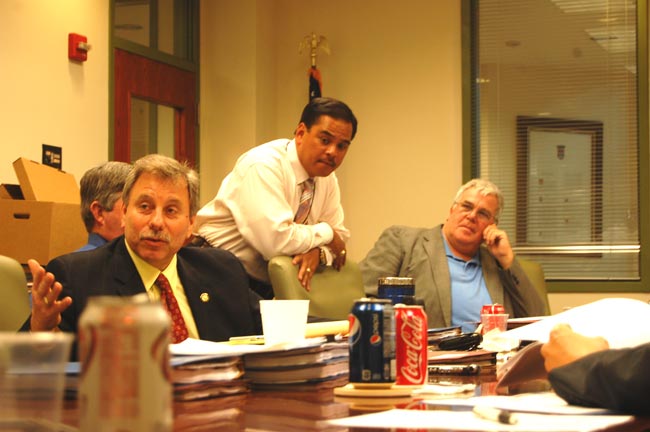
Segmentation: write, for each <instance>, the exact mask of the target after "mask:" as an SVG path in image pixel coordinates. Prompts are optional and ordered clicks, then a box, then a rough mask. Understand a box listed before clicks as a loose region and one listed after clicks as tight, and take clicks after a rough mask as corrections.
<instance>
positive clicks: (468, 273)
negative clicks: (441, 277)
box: [443, 236, 492, 332]
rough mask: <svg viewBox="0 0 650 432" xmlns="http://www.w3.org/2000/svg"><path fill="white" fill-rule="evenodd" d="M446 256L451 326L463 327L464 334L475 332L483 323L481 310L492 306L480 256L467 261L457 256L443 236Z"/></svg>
mask: <svg viewBox="0 0 650 432" xmlns="http://www.w3.org/2000/svg"><path fill="white" fill-rule="evenodd" d="M443 241H444V244H445V254H446V255H447V264H448V265H449V275H450V276H451V325H453V326H457V325H459V326H461V327H462V331H463V332H473V331H474V330H475V329H476V326H477V325H478V323H480V322H481V308H482V307H483V305H486V304H492V299H491V298H490V293H489V292H488V290H487V286H486V285H485V279H484V278H483V268H482V267H481V259H480V254H479V253H478V252H477V253H476V255H474V256H473V257H472V259H471V260H469V261H465V260H464V259H462V258H459V257H457V256H455V255H454V254H453V253H452V252H451V249H450V248H449V245H448V244H447V239H446V238H445V237H444V236H443Z"/></svg>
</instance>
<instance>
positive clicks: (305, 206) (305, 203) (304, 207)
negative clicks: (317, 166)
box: [293, 178, 315, 224]
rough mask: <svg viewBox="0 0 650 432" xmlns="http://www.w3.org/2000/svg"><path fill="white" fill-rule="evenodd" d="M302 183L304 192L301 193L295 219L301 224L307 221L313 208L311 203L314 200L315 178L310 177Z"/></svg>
mask: <svg viewBox="0 0 650 432" xmlns="http://www.w3.org/2000/svg"><path fill="white" fill-rule="evenodd" d="M300 184H301V185H302V194H301V195H300V205H299V206H298V211H297V212H296V216H295V217H294V218H293V221H294V222H296V223H299V224H304V223H307V216H309V210H311V203H312V202H313V201H314V186H315V185H314V179H313V178H308V179H307V180H305V181H304V182H302V183H300Z"/></svg>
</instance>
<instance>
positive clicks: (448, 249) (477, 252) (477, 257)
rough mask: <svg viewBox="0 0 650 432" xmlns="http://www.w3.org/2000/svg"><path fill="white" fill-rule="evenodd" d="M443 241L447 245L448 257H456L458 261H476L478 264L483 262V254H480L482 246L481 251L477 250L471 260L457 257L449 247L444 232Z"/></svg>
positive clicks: (446, 253) (446, 252)
mask: <svg viewBox="0 0 650 432" xmlns="http://www.w3.org/2000/svg"><path fill="white" fill-rule="evenodd" d="M442 243H443V244H444V245H445V255H447V258H452V259H455V260H456V261H462V262H464V263H471V262H474V263H476V264H479V265H480V264H481V254H480V248H479V251H476V254H474V256H473V257H472V259H470V260H469V261H465V260H464V259H462V258H460V257H457V256H456V255H454V253H453V252H452V251H451V248H450V247H449V243H447V238H446V237H445V235H444V233H443V235H442Z"/></svg>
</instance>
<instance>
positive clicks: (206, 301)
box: [178, 247, 262, 342]
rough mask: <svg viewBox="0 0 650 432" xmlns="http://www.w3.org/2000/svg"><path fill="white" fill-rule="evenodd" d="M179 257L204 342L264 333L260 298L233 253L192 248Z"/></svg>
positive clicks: (185, 284)
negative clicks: (251, 287)
mask: <svg viewBox="0 0 650 432" xmlns="http://www.w3.org/2000/svg"><path fill="white" fill-rule="evenodd" d="M178 257H179V261H178V271H179V276H180V277H181V281H182V282H183V287H184V288H185V293H186V295H187V301H188V303H189V305H190V308H191V309H192V315H193V316H194V322H195V324H196V327H197V330H198V332H199V337H200V338H201V339H205V340H211V341H215V342H220V341H226V340H228V338H230V337H232V336H245V335H252V334H261V332H262V326H261V319H260V313H259V296H257V295H256V294H255V293H254V292H253V291H251V289H250V288H249V279H248V275H247V274H246V272H245V271H244V268H243V266H242V264H241V262H240V261H239V260H238V259H237V258H236V257H235V256H234V255H233V254H232V253H230V252H228V251H226V250H223V249H218V248H196V247H189V248H183V249H181V250H180V251H179V253H178ZM205 294H209V295H208V296H207V297H206V296H205Z"/></svg>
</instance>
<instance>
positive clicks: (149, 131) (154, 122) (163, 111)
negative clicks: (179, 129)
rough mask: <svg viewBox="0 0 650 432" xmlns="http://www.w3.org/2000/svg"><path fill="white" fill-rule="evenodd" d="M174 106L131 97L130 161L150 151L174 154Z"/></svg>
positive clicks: (172, 155) (167, 154) (170, 155)
mask: <svg viewBox="0 0 650 432" xmlns="http://www.w3.org/2000/svg"><path fill="white" fill-rule="evenodd" d="M174 114H175V113H174V108H172V107H168V106H165V105H160V104H155V103H152V102H148V101H146V100H143V99H139V98H135V97H133V98H131V162H134V161H136V160H138V159H139V158H141V157H142V156H145V155H147V154H150V153H159V154H162V155H165V156H169V157H172V158H173V157H175V155H174Z"/></svg>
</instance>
